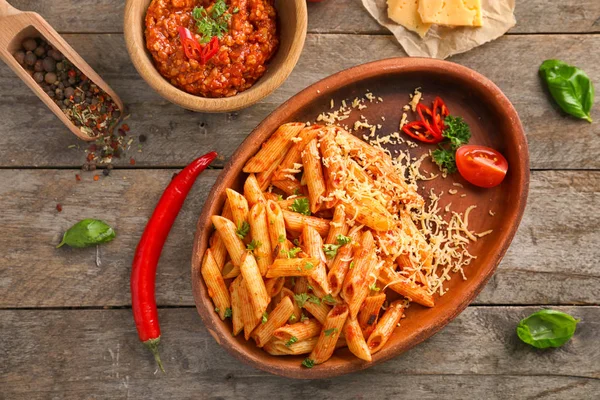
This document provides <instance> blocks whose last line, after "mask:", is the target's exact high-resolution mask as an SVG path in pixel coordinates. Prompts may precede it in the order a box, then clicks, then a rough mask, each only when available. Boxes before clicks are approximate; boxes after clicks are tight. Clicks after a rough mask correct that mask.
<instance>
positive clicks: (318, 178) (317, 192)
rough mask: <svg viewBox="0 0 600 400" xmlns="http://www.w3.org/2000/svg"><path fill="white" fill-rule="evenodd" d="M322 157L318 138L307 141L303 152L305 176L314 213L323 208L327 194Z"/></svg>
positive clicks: (311, 208) (311, 209)
mask: <svg viewBox="0 0 600 400" xmlns="http://www.w3.org/2000/svg"><path fill="white" fill-rule="evenodd" d="M320 159H321V157H320V155H319V148H318V147H317V139H313V140H311V141H310V142H308V143H307V145H306V147H305V148H304V151H303V152H302V165H303V166H304V175H303V178H304V179H306V185H307V187H308V197H309V199H310V211H311V212H312V213H316V212H317V211H319V210H320V209H321V205H322V203H323V196H325V178H324V177H323V168H322V167H321V161H320Z"/></svg>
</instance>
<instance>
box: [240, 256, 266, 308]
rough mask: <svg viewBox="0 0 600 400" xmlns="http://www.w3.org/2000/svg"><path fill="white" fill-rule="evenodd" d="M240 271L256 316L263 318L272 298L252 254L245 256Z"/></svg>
mask: <svg viewBox="0 0 600 400" xmlns="http://www.w3.org/2000/svg"><path fill="white" fill-rule="evenodd" d="M240 270H241V274H242V276H243V277H244V282H245V283H246V289H247V291H248V296H249V297H250V302H251V303H252V308H253V309H254V314H255V315H256V316H261V315H262V314H263V313H264V312H265V311H266V310H267V306H268V305H269V302H270V301H271V298H270V297H269V295H268V293H267V289H266V288H265V283H264V282H263V280H262V276H261V275H260V270H259V269H258V265H257V264H256V259H255V258H254V256H253V255H252V254H251V253H246V254H245V255H244V258H243V259H242V264H241V265H240Z"/></svg>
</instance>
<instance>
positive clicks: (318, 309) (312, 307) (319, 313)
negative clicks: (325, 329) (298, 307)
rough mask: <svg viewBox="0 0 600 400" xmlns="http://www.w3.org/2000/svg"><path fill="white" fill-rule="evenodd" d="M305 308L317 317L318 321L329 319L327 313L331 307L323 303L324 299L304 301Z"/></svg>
mask: <svg viewBox="0 0 600 400" xmlns="http://www.w3.org/2000/svg"><path fill="white" fill-rule="evenodd" d="M303 308H304V309H305V310H306V311H308V312H309V313H310V315H312V316H313V317H315V318H316V319H317V321H319V322H320V323H321V324H324V323H325V320H326V319H327V314H329V311H330V310H331V307H330V306H328V305H327V304H325V303H323V302H322V301H321V302H318V303H316V302H312V301H307V302H305V303H304V307H303Z"/></svg>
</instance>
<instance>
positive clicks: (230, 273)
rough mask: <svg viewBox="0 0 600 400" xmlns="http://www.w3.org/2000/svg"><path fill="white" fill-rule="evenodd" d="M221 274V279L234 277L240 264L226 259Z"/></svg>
mask: <svg viewBox="0 0 600 400" xmlns="http://www.w3.org/2000/svg"><path fill="white" fill-rule="evenodd" d="M221 274H222V275H223V279H232V278H235V277H237V276H238V275H239V274H240V266H239V265H233V263H232V262H231V261H227V262H226V263H225V265H224V266H223V269H222V270H221Z"/></svg>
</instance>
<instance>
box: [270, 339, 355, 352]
mask: <svg viewBox="0 0 600 400" xmlns="http://www.w3.org/2000/svg"><path fill="white" fill-rule="evenodd" d="M318 341H319V338H318V337H312V338H310V339H306V340H302V341H299V342H296V343H294V344H290V345H289V346H287V342H284V341H283V340H278V339H272V340H271V341H270V342H269V343H267V344H266V345H265V347H263V349H264V350H265V351H266V352H267V353H269V354H271V355H274V356H284V355H290V356H297V355H300V354H308V353H310V352H311V351H313V349H314V348H315V346H316V345H317V342H318ZM344 346H346V340H345V339H344V338H342V337H340V338H339V339H338V341H337V343H336V344H335V348H336V349H339V348H340V347H344Z"/></svg>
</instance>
